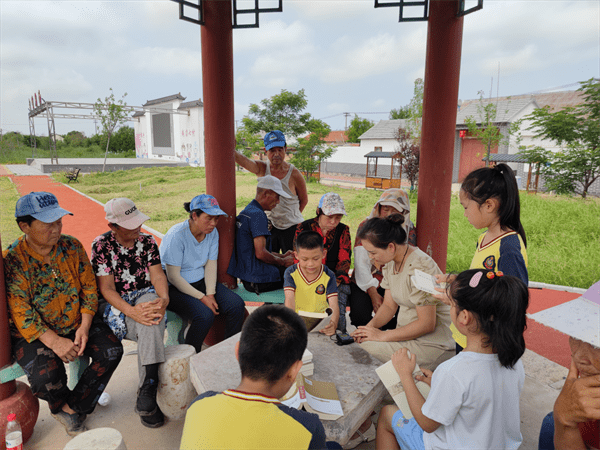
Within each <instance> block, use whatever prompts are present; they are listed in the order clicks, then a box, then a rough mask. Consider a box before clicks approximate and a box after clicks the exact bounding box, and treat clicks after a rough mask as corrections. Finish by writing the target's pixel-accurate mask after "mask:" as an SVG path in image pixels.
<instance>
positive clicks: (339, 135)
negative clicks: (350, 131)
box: [306, 130, 348, 145]
mask: <svg viewBox="0 0 600 450" xmlns="http://www.w3.org/2000/svg"><path fill="white" fill-rule="evenodd" d="M310 135H312V133H309V134H307V135H306V137H308V136H310ZM323 140H324V141H325V142H327V143H328V144H338V145H340V144H345V143H346V141H348V136H347V135H346V132H345V131H344V130H334V131H330V132H329V134H328V135H327V136H325V138H324V139H323Z"/></svg>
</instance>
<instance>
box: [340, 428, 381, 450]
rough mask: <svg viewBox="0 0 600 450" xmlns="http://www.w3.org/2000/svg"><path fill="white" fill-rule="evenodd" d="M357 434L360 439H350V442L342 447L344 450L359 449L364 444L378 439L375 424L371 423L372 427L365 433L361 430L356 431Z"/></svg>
mask: <svg viewBox="0 0 600 450" xmlns="http://www.w3.org/2000/svg"><path fill="white" fill-rule="evenodd" d="M356 432H357V433H358V437H356V438H354V439H350V440H349V441H348V442H346V445H343V446H342V448H343V449H345V450H349V449H351V448H354V447H357V446H358V445H360V444H362V443H363V442H371V441H372V440H373V439H375V438H376V437H377V430H376V429H375V424H374V423H373V422H371V426H370V427H369V429H368V430H367V431H365V432H364V433H363V432H361V431H360V430H356Z"/></svg>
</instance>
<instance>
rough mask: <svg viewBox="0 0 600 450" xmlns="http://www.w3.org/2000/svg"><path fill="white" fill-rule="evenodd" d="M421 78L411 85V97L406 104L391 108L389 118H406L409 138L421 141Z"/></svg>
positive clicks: (422, 87)
mask: <svg viewBox="0 0 600 450" xmlns="http://www.w3.org/2000/svg"><path fill="white" fill-rule="evenodd" d="M423 92H424V83H423V78H417V79H416V80H415V83H414V87H413V97H412V99H411V100H410V102H409V103H408V105H406V106H403V107H402V108H398V109H392V110H391V111H390V119H406V120H408V124H407V128H408V131H409V132H410V133H409V134H410V136H411V139H413V140H414V141H416V142H420V141H421V118H422V117H423Z"/></svg>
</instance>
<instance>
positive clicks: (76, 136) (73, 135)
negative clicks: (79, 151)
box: [64, 130, 86, 147]
mask: <svg viewBox="0 0 600 450" xmlns="http://www.w3.org/2000/svg"><path fill="white" fill-rule="evenodd" d="M64 139H65V144H66V145H68V146H69V147H81V146H83V145H84V142H85V140H86V137H85V134H84V133H82V132H81V131H75V130H73V131H69V132H68V133H67V134H65V135H64Z"/></svg>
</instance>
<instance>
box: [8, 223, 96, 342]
mask: <svg viewBox="0 0 600 450" xmlns="http://www.w3.org/2000/svg"><path fill="white" fill-rule="evenodd" d="M3 255H4V275H5V280H6V291H7V292H6V293H7V298H8V309H9V313H10V317H9V326H10V330H11V334H12V335H13V336H14V337H17V338H20V337H23V338H25V339H26V340H27V342H33V341H35V340H36V339H38V338H39V337H40V336H41V335H42V334H44V333H45V332H46V331H49V330H52V331H54V332H55V333H56V334H58V335H59V336H66V335H68V334H69V333H71V332H73V331H76V330H77V328H79V326H80V325H81V315H82V314H91V315H94V314H95V313H96V309H97V308H98V293H97V290H96V278H95V277H94V273H93V271H92V265H91V264H90V260H89V259H88V256H87V254H86V253H85V250H84V249H83V245H81V242H79V241H78V240H77V239H75V238H74V237H72V236H68V235H65V234H63V235H61V237H60V238H59V240H58V242H57V243H56V245H55V246H54V248H53V249H52V250H51V252H50V254H49V257H50V263H45V262H44V257H43V256H42V255H40V254H38V253H37V252H35V251H34V250H33V249H32V248H31V247H30V246H29V245H28V244H27V241H26V239H25V235H23V236H21V237H20V238H19V239H17V240H16V241H15V242H14V243H12V244H11V245H10V247H9V248H8V249H7V250H6V251H5V252H4V254H3Z"/></svg>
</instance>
